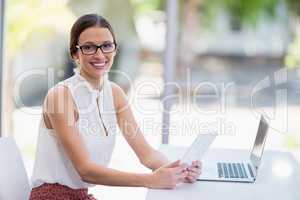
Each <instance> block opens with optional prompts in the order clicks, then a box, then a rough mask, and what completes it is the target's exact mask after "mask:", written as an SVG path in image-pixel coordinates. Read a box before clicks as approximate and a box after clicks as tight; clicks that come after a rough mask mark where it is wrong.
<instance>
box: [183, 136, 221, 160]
mask: <svg viewBox="0 0 300 200" xmlns="http://www.w3.org/2000/svg"><path fill="white" fill-rule="evenodd" d="M216 136H217V134H216V133H215V132H208V133H205V134H199V135H198V136H197V137H196V139H195V140H194V142H193V143H192V145H191V146H190V147H189V148H188V150H187V151H186V152H185V154H184V156H183V157H182V159H181V162H182V163H186V164H188V165H190V164H192V161H194V160H199V161H200V160H201V158H202V157H203V155H204V154H205V152H206V151H207V150H208V148H209V146H210V145H211V143H212V142H213V141H214V140H215V138H216Z"/></svg>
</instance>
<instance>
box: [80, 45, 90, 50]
mask: <svg viewBox="0 0 300 200" xmlns="http://www.w3.org/2000/svg"><path fill="white" fill-rule="evenodd" d="M82 48H83V49H84V50H90V49H92V46H91V45H84V46H82Z"/></svg>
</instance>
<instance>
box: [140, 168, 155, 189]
mask: <svg viewBox="0 0 300 200" xmlns="http://www.w3.org/2000/svg"><path fill="white" fill-rule="evenodd" d="M142 186H143V187H146V188H152V186H153V172H152V173H149V174H144V175H143V183H142Z"/></svg>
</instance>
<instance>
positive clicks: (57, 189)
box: [29, 183, 97, 200]
mask: <svg viewBox="0 0 300 200" xmlns="http://www.w3.org/2000/svg"><path fill="white" fill-rule="evenodd" d="M29 200H97V199H96V198H95V197H93V195H91V194H88V189H72V188H69V187H67V186H64V185H61V184H58V183H54V184H49V183H44V184H43V185H41V186H39V187H36V188H33V189H32V190H31V193H30V198H29Z"/></svg>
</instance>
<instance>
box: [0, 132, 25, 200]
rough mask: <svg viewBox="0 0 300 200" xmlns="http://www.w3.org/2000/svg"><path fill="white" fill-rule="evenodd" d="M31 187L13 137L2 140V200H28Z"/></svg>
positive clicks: (0, 145)
mask: <svg viewBox="0 0 300 200" xmlns="http://www.w3.org/2000/svg"><path fill="white" fill-rule="evenodd" d="M29 193H30V186H29V180H28V176H27V173H26V170H25V167H24V163H23V160H22V157H21V154H20V151H19V149H18V147H17V145H16V143H15V141H14V139H13V138H12V137H1V138H0V199H1V200H27V199H29Z"/></svg>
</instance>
